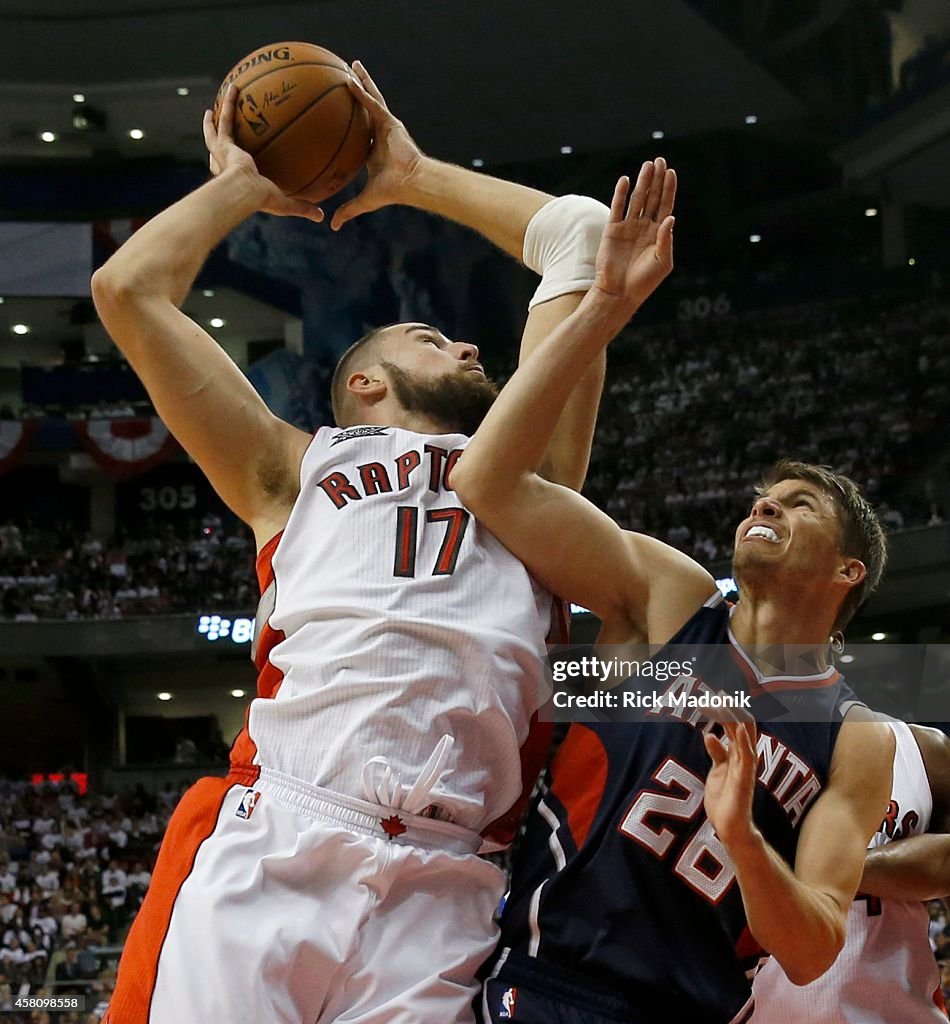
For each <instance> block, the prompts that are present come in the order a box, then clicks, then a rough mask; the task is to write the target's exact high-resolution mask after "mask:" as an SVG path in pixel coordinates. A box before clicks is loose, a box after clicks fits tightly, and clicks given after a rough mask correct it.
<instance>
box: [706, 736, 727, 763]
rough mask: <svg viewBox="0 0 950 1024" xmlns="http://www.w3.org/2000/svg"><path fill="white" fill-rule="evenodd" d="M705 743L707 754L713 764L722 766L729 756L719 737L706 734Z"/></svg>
mask: <svg viewBox="0 0 950 1024" xmlns="http://www.w3.org/2000/svg"><path fill="white" fill-rule="evenodd" d="M703 741H704V743H705V744H706V753H707V754H709V756H710V757H711V758H712V762H713V764H722V763H723V761H725V760H726V758H727V757H728V756H729V755H728V753H727V752H726V748H725V747H724V746H723V744H722V740H720V739H719V737H718V736H713V735H712V734H711V733H706V735H705V736H704V737H703Z"/></svg>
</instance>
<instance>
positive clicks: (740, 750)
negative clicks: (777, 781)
mask: <svg viewBox="0 0 950 1024" xmlns="http://www.w3.org/2000/svg"><path fill="white" fill-rule="evenodd" d="M742 717H743V720H742V721H735V722H724V723H723V728H724V729H725V733H726V735H725V740H726V742H723V740H720V739H719V738H718V737H717V736H714V735H712V734H707V735H706V737H705V741H706V752H707V753H708V754H709V756H710V757H711V758H712V762H713V763H712V767H711V768H710V769H709V773H708V775H707V776H706V792H705V798H704V803H705V807H706V817H707V818H708V819H709V823H710V824H711V825H712V827H713V828H714V829H715V830H716V834H717V835H718V836H719V838H720V839H721V840H722V842H723V843H724V844H725V846H726V848H727V849H728V847H729V845H730V844H731V843H733V842H741V841H743V840H744V839H746V838H748V836H749V835H750V834H751V832H752V830H753V829H754V827H755V826H754V825H753V823H752V797H753V794H754V793H755V781H756V776H757V774H758V757H757V755H756V750H755V740H756V727H755V722H754V721H751V720H748V719H747V718H746V716H742Z"/></svg>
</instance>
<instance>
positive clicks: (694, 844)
mask: <svg viewBox="0 0 950 1024" xmlns="http://www.w3.org/2000/svg"><path fill="white" fill-rule="evenodd" d="M681 645H688V646H689V650H690V651H693V652H698V653H699V661H698V662H697V663H696V665H695V669H694V672H693V676H694V677H695V678H694V679H692V680H690V684H689V685H690V686H696V685H701V684H700V683H697V682H696V679H699V680H701V681H702V683H708V685H709V686H710V687H711V688H712V689H713V690H719V691H727V692H731V691H736V690H742V691H746V692H748V693H749V694H750V700H751V706H752V710H753V713H754V714H755V715H756V717H757V719H758V720H759V723H760V724H759V739H758V753H759V777H758V785H757V786H756V792H755V797H754V807H753V815H754V818H755V821H756V824H757V825H758V827H759V828H760V829H761V831H762V833H763V834H764V836H765V837H766V839H767V840H768V842H770V843H771V844H772V846H773V847H774V848H775V849H776V850H777V851H778V852H779V853H780V854H781V855H782V856H783V857H784V858H785V859H786V860H787V861H789V862H790V863H791V862H792V860H793V858H794V853H795V845H796V841H797V835H798V829H799V827H800V826H801V823H802V820H803V819H804V816H805V814H806V813H807V811H808V809H809V807H810V806H811V805H812V804H813V802H814V800H815V799H816V798H817V796H818V795H819V793H820V792H821V790H822V787H823V786H824V785H825V782H826V779H827V774H828V770H829V766H830V764H831V757H832V751H833V749H834V744H835V740H836V737H837V733H838V730H839V728H840V724H841V720H842V718H843V715H844V713H846V711H847V710H848V706H849V705H850V704H854V703H856V701H855V698H854V695H853V693H852V692H851V690H850V689H849V688H848V687H847V686H846V685H845V683H844V681H843V679H842V678H841V676H840V675H839V674H838V672H837V671H836V670H835V669H834V668H833V667H832V668H829V669H828V670H827V671H825V672H823V673H821V674H820V675H816V676H811V677H804V676H798V677H795V678H793V679H788V678H771V679H770V678H767V677H763V676H761V675H760V674H759V673H758V671H757V670H756V669H755V667H754V666H753V665H752V663H751V662H750V661H749V660H748V659H747V658H746V656H745V655H744V653H743V652H742V651H741V649H740V648H739V647H738V645H736V644H735V642H734V641H733V640H732V638H731V635H730V633H729V606H728V605H727V604H726V602H725V601H724V600H723V599H722V598H721V597H720V596H719V595H718V594H717V595H715V596H714V597H712V598H710V599H709V601H707V602H706V604H705V605H704V606H703V607H702V608H700V609H699V611H697V612H696V614H695V615H694V616H693V617H692V618H691V619H690V620H689V621H688V622H687V623H686V624H685V625H684V626H683V628H682V629H681V630H680V631H679V633H678V634H677V635H676V636H675V637H674V638H673V639H672V640H671V641H670V643H669V645H667V646H666V647H665V648H664V651H663V652H661V653H660V654H658V655H657V656H656V658H657V659H658V658H660V657H664V656H666V654H669V653H670V652H674V654H675V649H676V648H677V647H680V646H681ZM694 645H701V646H694ZM681 649H682V648H681ZM681 683H682V679H681V680H679V681H677V682H675V683H674V684H673V688H675V687H677V686H681ZM671 692H672V688H671ZM803 701H807V704H808V711H807V714H805V715H802V714H797V715H780V714H776V712H775V710H774V709H775V708H776V707H786V706H788V704H789V703H792V704H794V703H798V704H799V705H800V704H801V702H803ZM763 711H764V712H765V714H763V713H762V712H763ZM763 718H769V719H770V720H769V721H767V722H764V723H763V721H762V719H763ZM789 718H795V719H796V720H795V721H789V720H787V719H789ZM802 718H807V719H809V721H803V720H802ZM645 719H646V720H645V721H643V722H638V723H636V724H631V723H619V722H592V723H589V724H586V723H585V724H580V723H575V724H573V725H571V727H570V729H569V730H568V733H567V736H566V737H565V740H564V742H563V744H562V745H561V747H560V749H559V750H558V753H557V755H556V757H555V759H554V761H553V762H552V765H551V768H550V771H549V773H548V775H547V776H546V779H545V785H544V787H543V789H542V792H541V795H540V799H539V800H538V801H537V803H536V804H535V806H534V807H533V808H532V811H531V813H530V815H529V818H528V822H527V827H526V834H525V836H524V838H523V841H522V843H521V845H520V846H519V849H518V852H517V854H516V858H515V864H514V870H513V876H512V885H511V895H510V896H509V898H508V901H507V903H506V906H505V910H504V913H503V916H502V921H501V929H502V937H501V941H500V946H499V948H500V954H499V956H498V958H497V959H496V961H495V966H494V969H493V972H494V974H495V975H496V976H497V977H498V978H499V979H500V981H501V983H502V985H503V986H504V985H508V986H514V987H517V986H518V985H519V984H521V985H523V986H525V987H527V988H533V989H535V990H541V991H547V992H548V994H549V995H550V994H552V993H560V994H562V996H563V998H564V1000H565V1001H566V1002H569V1003H573V1005H575V1006H580V1005H583V1003H584V1001H585V999H586V996H587V995H589V1004H588V1005H596V1006H598V1007H600V1008H601V1009H602V1010H604V1009H610V1010H611V1012H612V1013H613V1014H616V1015H618V1016H620V1017H621V1018H627V1019H631V1020H636V1021H637V1022H638V1024H654V1022H656V1024H659V1022H664V1024H665V1022H670V1021H674V1020H675V1021H679V1020H683V1021H686V1020H690V1021H703V1022H705V1024H726V1022H729V1021H741V1020H744V1019H745V1018H746V1016H747V1014H748V1013H749V1012H750V1011H751V996H750V991H751V990H750V976H751V971H752V969H753V968H754V967H755V966H756V965H757V963H758V960H759V957H760V956H761V949H760V948H759V947H758V946H757V945H756V943H755V942H754V940H753V939H752V937H751V934H750V932H749V931H748V928H747V926H746V920H745V915H744V911H743V906H742V898H741V894H740V892H739V886H738V883H737V882H736V879H735V874H734V869H733V867H732V864H731V861H730V859H729V856H728V854H727V853H726V851H725V849H724V847H723V846H722V844H721V842H720V841H719V839H718V837H717V836H716V835H715V832H714V830H713V829H712V827H711V825H710V823H709V822H708V820H707V819H706V816H705V812H704V809H703V790H704V782H705V777H706V773H707V770H708V768H709V764H710V760H709V756H708V755H707V753H706V751H705V747H704V743H703V733H704V731H705V730H708V729H716V730H718V729H719V728H720V727H718V726H714V725H713V724H712V723H710V722H709V721H707V720H704V719H703V718H702V717H701V712H699V711H696V712H694V713H691V712H689V711H688V710H684V708H683V707H675V708H669V707H668V708H664V709H663V710H661V711H659V712H652V711H651V712H650V713H648V714H647V715H646V716H645ZM651 719H652V720H651ZM585 994H586V995H585ZM582 997H585V998H582ZM608 1015H609V1014H608Z"/></svg>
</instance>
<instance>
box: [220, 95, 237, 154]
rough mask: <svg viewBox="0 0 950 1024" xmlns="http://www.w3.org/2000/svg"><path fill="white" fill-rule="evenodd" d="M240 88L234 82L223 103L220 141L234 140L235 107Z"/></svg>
mask: <svg viewBox="0 0 950 1024" xmlns="http://www.w3.org/2000/svg"><path fill="white" fill-rule="evenodd" d="M237 97H238V87H237V86H236V85H235V84H234V83H233V82H232V83H231V84H230V85H229V86H228V91H227V92H226V93H225V94H224V99H223V100H222V102H221V112H220V113H219V114H218V135H217V137H218V138H219V139H228V140H229V141H230V140H231V139H232V138H233V132H234V107H235V105H236V104H237Z"/></svg>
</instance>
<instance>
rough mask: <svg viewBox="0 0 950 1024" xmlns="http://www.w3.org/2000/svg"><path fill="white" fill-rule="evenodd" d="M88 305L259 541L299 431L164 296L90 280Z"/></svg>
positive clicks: (292, 465) (284, 486)
mask: <svg viewBox="0 0 950 1024" xmlns="http://www.w3.org/2000/svg"><path fill="white" fill-rule="evenodd" d="M93 295H94V297H95V300H96V308H97V310H98V311H99V315H100V317H101V318H102V321H103V324H104V325H105V327H106V329H107V330H108V331H109V333H110V334H111V335H112V337H113V338H114V339H115V340H116V342H117V344H119V347H120V348H121V349H122V351H123V353H124V354H125V356H126V358H127V359H128V360H129V363H130V364H131V366H132V369H133V370H134V371H135V372H136V374H137V375H138V376H139V378H140V379H141V381H142V383H143V384H144V385H145V388H146V390H147V391H148V394H149V397H150V398H151V400H152V402H153V404H154V405H155V409H156V411H157V412H158V415H159V416H160V417H161V418H162V420H163V421H164V423H165V424H166V426H167V427H168V429H169V430H170V431H171V432H172V434H173V435H174V436H175V438H176V439H177V440H178V441H179V442H180V444H181V445H182V447H183V448H184V449H185V450H186V451H187V452H188V454H189V455H191V457H192V458H193V459H194V460H195V462H197V463H198V465H199V467H200V468H201V469H202V471H203V472H204V473H205V475H206V476H207V477H208V479H209V481H210V482H211V485H212V486H213V487H214V489H215V490H216V491H217V493H218V494H219V495H220V497H221V499H222V500H223V501H224V502H225V504H226V505H228V507H229V508H231V509H232V510H233V511H234V512H235V514H237V515H238V516H240V518H241V519H243V520H244V521H245V522H247V523H248V524H249V525H250V526H251V527H252V528H253V529H254V531H255V533H256V534H257V535H258V540H259V541H260V542H263V541H266V540H267V539H268V538H269V537H270V536H271V535H272V534H273V533H275V532H277V530H279V529H280V528H281V526H282V521H281V515H282V514H283V515H285V514H286V511H285V510H287V509H289V507H290V505H291V504H293V501H294V498H295V497H296V493H297V488H298V487H299V467H300V461H301V459H302V458H303V453H304V451H305V450H306V447H307V445H308V444H309V441H310V437H309V435H308V434H306V433H304V432H303V431H301V430H297V429H296V428H295V427H292V426H290V424H288V423H284V422H283V421H282V420H280V419H278V418H277V417H275V416H274V415H273V414H272V413H271V412H270V410H269V409H268V408H267V406H266V405H265V403H264V401H263V400H262V399H261V397H260V396H259V395H258V394H257V392H256V391H255V390H254V388H253V387H252V386H251V384H250V382H249V381H248V380H247V378H246V377H245V376H244V374H243V373H241V371H240V370H239V369H238V367H237V366H236V365H235V364H234V363H233V362H232V361H231V359H230V357H229V356H228V355H227V353H226V352H224V350H223V349H222V348H221V347H220V346H219V345H218V343H217V342H216V341H215V340H214V339H213V338H212V337H211V336H210V335H208V334H207V333H206V332H205V331H203V330H202V329H201V328H200V327H199V326H198V325H197V324H196V323H195V322H194V321H192V320H191V319H189V318H188V317H187V316H186V315H185V314H184V313H182V312H181V311H180V310H179V309H177V308H176V307H175V306H174V305H172V303H171V302H169V301H168V300H167V299H166V298H164V297H158V296H149V295H144V296H143V295H141V294H140V293H139V292H138V291H137V290H136V289H134V288H125V287H122V286H119V285H116V284H115V283H113V282H112V281H110V279H109V277H108V275H103V274H102V273H101V272H100V273H99V274H97V275H96V277H94V278H93Z"/></svg>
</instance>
